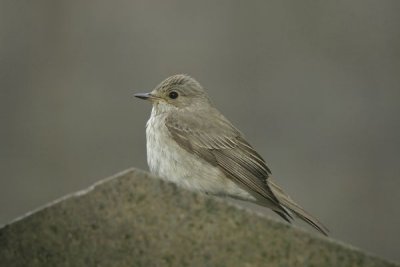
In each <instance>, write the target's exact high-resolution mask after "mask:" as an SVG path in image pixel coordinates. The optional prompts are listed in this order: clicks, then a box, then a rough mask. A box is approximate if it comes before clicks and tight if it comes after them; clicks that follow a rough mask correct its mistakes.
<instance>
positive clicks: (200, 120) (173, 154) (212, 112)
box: [135, 74, 328, 235]
mask: <svg viewBox="0 0 400 267" xmlns="http://www.w3.org/2000/svg"><path fill="white" fill-rule="evenodd" d="M135 96H136V97H138V98H141V99H146V100H149V101H151V102H152V103H153V109H152V111H151V116H150V119H149V120H148V122H147V124H146V138H147V162H148V165H149V168H150V171H151V172H152V173H154V174H155V175H157V176H159V177H161V178H163V179H165V180H168V181H171V182H174V183H176V184H178V185H179V186H182V187H184V188H187V189H190V190H195V191H200V192H205V193H208V194H213V195H219V196H229V197H232V198H236V199H241V200H246V201H251V202H254V203H256V204H258V205H261V206H265V207H268V208H271V209H272V210H273V211H274V212H276V213H277V214H279V215H280V216H281V217H282V218H283V219H285V220H286V221H288V222H290V221H291V219H292V214H294V215H296V216H297V217H299V218H300V219H302V220H304V221H305V222H307V223H309V224H310V225H312V226H313V227H315V228H316V229H317V230H319V231H320V232H321V233H323V234H325V235H326V234H327V232H328V230H327V228H326V227H325V226H324V225H322V224H321V223H320V222H319V221H318V220H317V219H316V218H314V217H313V216H311V215H310V214H309V213H307V212H306V211H305V210H304V209H303V208H302V207H300V206H299V205H298V204H296V203H295V202H294V201H293V200H292V199H291V198H290V197H289V196H288V195H287V194H286V193H285V192H284V191H283V190H282V189H281V188H280V187H279V186H278V185H276V184H275V182H273V181H272V178H271V171H270V169H269V168H268V167H267V165H266V164H265V161H264V159H263V158H262V157H261V156H260V154H258V153H257V152H256V151H255V150H254V148H253V147H252V146H251V145H250V144H249V143H248V142H247V141H246V139H245V138H244V136H243V134H242V133H241V132H240V131H239V130H237V129H236V128H235V127H234V126H233V125H232V124H231V123H230V122H229V121H228V120H227V119H226V118H225V117H224V116H223V115H222V114H221V113H220V112H219V111H218V110H217V109H216V108H215V107H214V105H213V104H212V102H211V100H210V98H209V97H208V95H207V94H206V92H205V91H204V89H203V88H202V86H201V85H200V84H199V83H198V82H197V81H196V80H194V79H193V78H191V77H189V76H187V75H183V74H179V75H174V76H171V77H169V78H167V79H166V80H164V81H163V82H161V83H160V84H159V85H158V86H157V87H156V88H155V89H154V90H153V91H152V92H150V93H141V94H135Z"/></svg>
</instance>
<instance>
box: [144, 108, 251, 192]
mask: <svg viewBox="0 0 400 267" xmlns="http://www.w3.org/2000/svg"><path fill="white" fill-rule="evenodd" d="M165 118H166V115H165V113H161V114H157V112H155V111H154V108H153V111H152V115H151V117H150V119H149V120H148V122H147V124H146V138H147V163H148V165H149V168H150V171H151V172H152V173H154V174H155V175H157V176H159V177H161V178H163V179H165V180H168V181H171V182H174V183H176V184H178V185H180V186H183V187H185V188H187V189H190V190H195V191H202V192H208V193H212V194H219V195H230V196H233V197H240V198H245V199H249V198H252V197H251V196H250V194H248V193H247V192H246V191H244V190H243V189H241V188H240V187H239V186H237V185H236V184H235V183H234V182H232V181H231V180H230V179H228V178H227V177H226V176H225V175H224V174H223V172H222V171H221V170H220V169H219V168H217V167H215V166H212V165H211V164H209V163H208V162H206V161H204V160H202V159H200V158H199V157H198V156H197V155H194V154H191V153H189V152H187V151H186V150H184V149H183V148H181V147H180V146H179V145H178V144H177V143H176V142H175V141H174V140H173V139H172V137H171V136H170V133H169V131H168V129H167V127H166V126H165Z"/></svg>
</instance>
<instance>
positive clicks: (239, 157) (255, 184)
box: [165, 111, 286, 214]
mask: <svg viewBox="0 0 400 267" xmlns="http://www.w3.org/2000/svg"><path fill="white" fill-rule="evenodd" d="M207 114H208V116H205V115H203V114H198V113H196V114H191V113H185V112H174V113H171V114H170V115H169V116H168V117H167V118H166V121H165V124H166V127H167V128H168V130H169V132H170V134H171V136H172V138H173V139H174V140H175V141H176V142H177V143H178V144H179V145H180V146H181V147H182V148H184V149H185V150H187V151H188V152H190V153H194V154H196V155H198V156H199V157H200V158H202V159H204V160H205V161H207V162H209V163H210V164H212V165H214V166H218V167H219V168H220V169H221V170H222V171H223V172H224V173H225V174H226V176H227V177H228V178H231V179H232V180H233V181H234V182H236V183H237V184H238V185H239V186H241V187H242V188H243V189H245V190H246V191H248V192H249V193H250V194H251V195H253V196H254V197H255V198H256V199H258V200H259V201H263V200H264V201H265V200H269V202H271V204H272V206H274V207H275V206H278V207H275V208H277V209H278V210H279V211H281V206H280V205H279V201H278V199H277V198H276V197H275V195H274V194H273V193H272V191H271V189H270V188H269V186H268V184H267V179H268V176H269V174H270V173H271V172H270V170H269V169H268V167H267V165H266V164H265V161H264V160H263V159H262V157H261V156H260V155H259V154H258V153H257V152H256V151H255V150H254V149H253V147H252V146H251V145H250V144H249V143H248V142H246V140H245V139H244V137H243V136H242V134H241V133H240V132H239V131H238V130H237V129H236V128H235V127H234V126H233V125H232V124H231V123H230V122H229V121H228V120H227V119H225V118H224V117H223V116H222V115H221V114H220V113H218V112H217V111H214V112H211V114H212V115H211V116H210V112H207ZM193 118H195V119H193ZM282 210H283V211H282V212H283V213H285V214H286V211H285V210H284V209H282Z"/></svg>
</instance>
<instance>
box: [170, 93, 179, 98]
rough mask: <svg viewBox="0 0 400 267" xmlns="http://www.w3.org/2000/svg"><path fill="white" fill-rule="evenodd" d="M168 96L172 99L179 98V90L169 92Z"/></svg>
mask: <svg viewBox="0 0 400 267" xmlns="http://www.w3.org/2000/svg"><path fill="white" fill-rule="evenodd" d="M168 96H169V98H171V99H176V98H178V96H179V95H178V93H177V92H175V91H172V92H170V93H169V94H168Z"/></svg>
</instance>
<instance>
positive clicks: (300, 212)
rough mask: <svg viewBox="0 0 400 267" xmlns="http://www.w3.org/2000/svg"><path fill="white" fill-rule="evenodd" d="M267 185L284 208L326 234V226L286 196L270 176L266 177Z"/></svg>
mask: <svg viewBox="0 0 400 267" xmlns="http://www.w3.org/2000/svg"><path fill="white" fill-rule="evenodd" d="M268 185H269V186H270V188H271V190H272V192H273V194H274V195H275V196H276V198H277V199H278V200H279V202H280V204H281V205H282V206H283V207H285V208H286V209H288V210H290V211H291V212H292V213H294V214H295V215H296V216H297V217H299V218H300V219H302V220H303V221H305V222H307V223H308V224H310V225H311V226H313V227H314V228H315V229H317V230H318V231H320V232H321V233H322V234H324V235H326V236H327V235H328V232H329V230H328V228H326V227H325V226H324V225H323V224H322V223H321V222H320V221H318V219H316V218H315V217H313V216H312V215H311V214H309V213H308V212H306V211H305V210H304V209H303V208H302V207H301V206H299V205H298V204H296V203H295V202H294V201H293V200H292V199H291V198H290V196H288V195H287V194H286V193H285V192H284V191H283V190H282V189H281V188H280V187H279V186H278V185H276V184H275V183H273V182H272V180H271V179H270V178H269V179H268ZM278 214H279V213H278ZM279 215H280V214H279ZM285 219H286V218H285ZM286 220H287V219H286Z"/></svg>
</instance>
